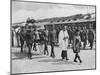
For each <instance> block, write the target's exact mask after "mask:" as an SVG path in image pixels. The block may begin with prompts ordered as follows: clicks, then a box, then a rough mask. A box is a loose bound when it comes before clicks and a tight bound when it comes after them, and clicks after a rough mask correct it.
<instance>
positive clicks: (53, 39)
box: [49, 28, 56, 58]
mask: <svg viewBox="0 0 100 75" xmlns="http://www.w3.org/2000/svg"><path fill="white" fill-rule="evenodd" d="M49 41H50V45H51V57H53V58H54V57H55V53H54V45H55V43H56V30H55V29H54V28H53V30H52V31H51V32H50V40H49Z"/></svg>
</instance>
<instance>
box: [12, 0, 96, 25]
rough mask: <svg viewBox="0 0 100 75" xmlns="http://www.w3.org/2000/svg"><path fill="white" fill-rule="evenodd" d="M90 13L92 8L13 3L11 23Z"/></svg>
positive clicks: (92, 10) (93, 10) (93, 9)
mask: <svg viewBox="0 0 100 75" xmlns="http://www.w3.org/2000/svg"><path fill="white" fill-rule="evenodd" d="M92 12H95V7H94V6H78V5H67V4H66V5H64V4H48V3H37V2H18V1H13V2H12V23H15V22H21V21H25V20H26V19H27V18H28V17H33V18H34V19H44V18H51V17H67V16H71V15H74V14H85V13H92Z"/></svg>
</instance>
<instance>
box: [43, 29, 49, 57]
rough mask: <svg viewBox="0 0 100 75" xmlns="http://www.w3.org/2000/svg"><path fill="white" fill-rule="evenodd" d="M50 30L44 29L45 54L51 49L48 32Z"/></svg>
mask: <svg viewBox="0 0 100 75" xmlns="http://www.w3.org/2000/svg"><path fill="white" fill-rule="evenodd" d="M48 33H49V32H48V30H47V29H45V31H44V37H45V38H44V39H45V43H44V54H46V53H47V55H49V51H48V40H49V39H48V35H49V34H48Z"/></svg>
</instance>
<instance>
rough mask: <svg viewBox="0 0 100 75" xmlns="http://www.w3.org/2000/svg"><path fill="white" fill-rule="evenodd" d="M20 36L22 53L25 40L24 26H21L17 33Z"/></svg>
mask: <svg viewBox="0 0 100 75" xmlns="http://www.w3.org/2000/svg"><path fill="white" fill-rule="evenodd" d="M19 36H20V43H21V53H23V45H24V41H25V32H24V27H21V31H20V33H19Z"/></svg>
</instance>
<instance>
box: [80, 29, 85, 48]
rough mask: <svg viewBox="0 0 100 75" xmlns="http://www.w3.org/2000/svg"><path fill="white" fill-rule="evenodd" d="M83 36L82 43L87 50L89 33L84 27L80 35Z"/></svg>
mask: <svg viewBox="0 0 100 75" xmlns="http://www.w3.org/2000/svg"><path fill="white" fill-rule="evenodd" d="M80 34H81V35H80V36H81V41H82V42H83V48H85V47H86V43H87V32H86V30H85V29H84V27H83V30H82V32H81V33H80Z"/></svg>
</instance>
